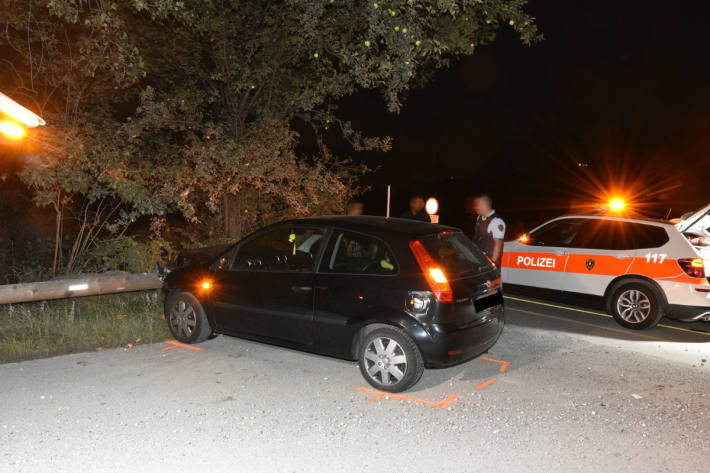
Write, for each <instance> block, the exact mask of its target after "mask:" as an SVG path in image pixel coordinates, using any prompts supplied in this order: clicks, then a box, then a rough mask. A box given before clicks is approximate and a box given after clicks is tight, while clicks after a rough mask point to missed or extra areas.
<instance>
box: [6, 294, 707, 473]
mask: <svg viewBox="0 0 710 473" xmlns="http://www.w3.org/2000/svg"><path fill="white" fill-rule="evenodd" d="M544 304H545V303H542V304H541V303H540V302H539V301H538V302H526V301H523V300H517V299H511V298H509V299H508V300H507V322H508V325H507V326H506V330H505V332H504V335H503V337H502V338H501V340H500V341H499V342H498V344H497V345H496V346H495V347H494V348H493V349H492V350H491V351H490V352H489V353H488V354H486V355H485V358H487V359H483V358H479V359H476V360H473V361H471V362H468V363H466V364H463V365H460V366H457V367H454V368H450V369H445V370H429V371H426V372H425V373H424V376H423V378H422V380H421V381H420V383H419V384H418V385H417V386H415V388H414V389H413V390H412V391H411V392H407V393H404V395H403V396H400V397H392V396H384V395H382V394H380V393H377V392H374V391H372V390H371V389H370V388H369V386H368V385H367V384H366V383H365V381H364V380H363V379H362V378H361V376H360V373H359V371H358V368H357V366H356V365H355V364H354V363H350V362H346V361H342V360H336V359H331V358H326V357H321V356H316V355H310V354H305V353H301V352H296V351H292V350H287V349H283V348H278V347H272V346H268V345H263V344H258V343H252V342H249V341H244V340H240V339H236V338H230V337H219V338H217V339H214V340H211V341H209V342H206V343H204V344H202V345H200V346H199V348H200V349H199V350H195V349H189V348H184V347H181V346H176V345H173V344H169V343H163V344H156V345H144V346H139V347H137V348H134V349H131V350H125V349H119V350H108V351H103V352H95V353H84V354H77V355H69V356H61V357H56V358H51V359H44V360H35V361H26V362H22V363H12V364H6V365H0V405H1V410H0V471H1V472H13V473H14V472H33V473H34V472H52V473H60V472H72V473H75V472H77V471H82V472H83V471H87V472H89V471H90V472H121V471H131V472H163V471H166V472H168V471H169V472H203V471H209V472H211V473H217V472H223V471H224V472H227V471H228V472H292V471H293V472H330V471H338V472H351V471H352V472H361V471H363V472H364V471H373V472H446V473H455V472H477V471H505V472H555V471H575V472H576V471H589V472H600V471H625V472H657V471H659V472H660V471H669V472H679V471H683V472H707V471H710V455H709V454H708V452H710V368H708V366H709V365H710V363H708V359H709V357H710V324H700V323H698V324H692V325H687V324H680V323H670V322H667V321H665V320H664V321H663V324H664V326H661V327H657V328H655V329H652V330H648V331H643V332H633V331H629V330H626V329H623V328H622V327H620V326H618V325H616V323H615V322H614V321H613V320H612V319H610V318H608V317H605V316H603V315H599V314H596V313H594V311H585V310H584V309H581V310H579V309H573V310H570V309H567V308H562V307H554V306H555V305H556V304H552V305H550V304H547V305H544Z"/></svg>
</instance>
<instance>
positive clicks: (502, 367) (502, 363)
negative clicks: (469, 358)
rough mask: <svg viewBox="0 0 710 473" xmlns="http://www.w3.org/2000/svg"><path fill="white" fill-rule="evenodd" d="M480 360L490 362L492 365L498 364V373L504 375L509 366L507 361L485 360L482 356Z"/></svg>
mask: <svg viewBox="0 0 710 473" xmlns="http://www.w3.org/2000/svg"><path fill="white" fill-rule="evenodd" d="M481 359H482V360H483V361H492V362H493V363H500V369H499V370H498V371H500V372H501V373H504V372H505V370H506V368H508V366H509V365H510V362H509V361H501V360H494V359H493V358H486V357H485V356H482V357H481Z"/></svg>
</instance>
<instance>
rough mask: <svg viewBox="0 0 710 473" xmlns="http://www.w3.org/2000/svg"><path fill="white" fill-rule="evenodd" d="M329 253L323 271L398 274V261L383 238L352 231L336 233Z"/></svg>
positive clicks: (322, 266) (324, 259)
mask: <svg viewBox="0 0 710 473" xmlns="http://www.w3.org/2000/svg"><path fill="white" fill-rule="evenodd" d="M334 236H335V240H334V241H335V243H334V244H333V248H332V250H331V252H330V254H329V255H326V257H325V258H323V264H322V265H321V268H322V271H323V272H328V273H347V274H396V273H397V263H396V261H395V260H394V255H393V254H392V251H391V250H390V249H389V247H388V246H387V245H386V244H385V243H384V242H383V241H381V240H379V239H376V238H372V237H368V236H365V235H360V234H357V233H350V232H338V231H336V232H335V234H334Z"/></svg>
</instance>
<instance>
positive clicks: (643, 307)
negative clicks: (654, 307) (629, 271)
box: [616, 289, 651, 324]
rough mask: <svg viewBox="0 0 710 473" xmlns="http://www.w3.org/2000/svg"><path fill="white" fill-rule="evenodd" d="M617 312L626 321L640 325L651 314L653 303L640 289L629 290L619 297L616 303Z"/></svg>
mask: <svg viewBox="0 0 710 473" xmlns="http://www.w3.org/2000/svg"><path fill="white" fill-rule="evenodd" d="M616 312H617V314H619V317H621V318H622V319H624V320H625V321H627V322H629V323H631V324H639V323H641V322H643V321H644V320H646V319H647V318H648V316H649V314H650V313H651V301H650V300H649V298H648V296H646V294H644V293H643V292H641V291H639V290H638V289H628V290H626V291H624V292H622V293H621V294H620V295H619V297H618V299H617V301H616Z"/></svg>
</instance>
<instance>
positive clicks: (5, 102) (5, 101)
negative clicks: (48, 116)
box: [0, 92, 46, 128]
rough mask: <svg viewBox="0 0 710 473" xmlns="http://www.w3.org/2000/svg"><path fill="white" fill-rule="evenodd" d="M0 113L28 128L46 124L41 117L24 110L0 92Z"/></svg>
mask: <svg viewBox="0 0 710 473" xmlns="http://www.w3.org/2000/svg"><path fill="white" fill-rule="evenodd" d="M0 112H2V113H4V114H5V115H7V116H8V117H10V118H12V119H13V120H16V121H18V122H20V123H22V124H23V125H25V126H27V127H30V128H34V127H37V126H42V125H45V124H46V123H45V121H44V119H42V117H40V116H39V115H37V114H35V113H34V112H32V111H30V110H28V109H26V108H25V107H23V106H22V105H20V104H19V103H17V102H15V101H14V100H12V99H11V98H10V97H8V96H7V95H5V94H3V93H2V92H0Z"/></svg>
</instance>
